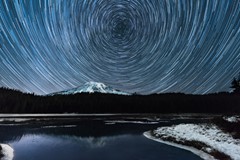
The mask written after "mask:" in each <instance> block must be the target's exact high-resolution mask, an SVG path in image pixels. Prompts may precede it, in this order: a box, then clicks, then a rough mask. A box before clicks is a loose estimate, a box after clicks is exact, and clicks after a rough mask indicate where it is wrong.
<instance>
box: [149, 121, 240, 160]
mask: <svg viewBox="0 0 240 160" xmlns="http://www.w3.org/2000/svg"><path fill="white" fill-rule="evenodd" d="M153 133H154V135H153V136H154V137H155V136H156V137H155V138H157V137H163V138H168V137H173V138H175V139H176V143H177V142H183V143H184V141H198V142H202V143H204V144H206V145H208V146H209V147H211V148H212V149H215V150H217V151H219V152H222V153H224V154H226V155H229V156H230V157H231V158H232V159H234V160H240V154H239V153H240V140H239V139H234V138H233V137H232V136H231V135H229V134H227V133H224V132H223V131H222V130H221V129H219V128H218V127H217V126H216V125H213V124H211V125H208V124H200V125H197V124H180V125H175V126H170V127H160V128H158V129H157V130H155V131H153ZM157 139H161V138H157ZM211 148H208V150H209V151H210V150H211ZM206 159H208V158H206Z"/></svg>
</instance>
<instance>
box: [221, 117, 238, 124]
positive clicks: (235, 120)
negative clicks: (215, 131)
mask: <svg viewBox="0 0 240 160" xmlns="http://www.w3.org/2000/svg"><path fill="white" fill-rule="evenodd" d="M223 119H224V120H225V121H228V122H230V123H238V122H240V116H231V117H226V116H225V117H223Z"/></svg>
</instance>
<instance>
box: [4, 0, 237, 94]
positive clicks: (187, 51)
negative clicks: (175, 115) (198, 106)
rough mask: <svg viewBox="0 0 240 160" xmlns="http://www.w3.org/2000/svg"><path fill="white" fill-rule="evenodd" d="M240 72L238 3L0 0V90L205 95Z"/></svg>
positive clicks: (224, 0)
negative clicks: (93, 88)
mask: <svg viewBox="0 0 240 160" xmlns="http://www.w3.org/2000/svg"><path fill="white" fill-rule="evenodd" d="M239 71H240V1H239V0H1V1H0V86H2V87H9V88H14V89H19V90H22V91H24V92H34V93H36V94H47V93H51V92H57V91H61V90H66V89H70V88H74V87H77V86H80V85H83V84H84V83H86V82H89V81H96V82H102V83H104V84H106V85H109V86H111V87H113V88H116V89H120V90H122V91H127V92H130V93H133V92H137V93H141V94H151V93H166V92H184V93H193V94H205V93H212V92H220V91H229V86H230V84H231V81H232V79H233V77H235V76H237V75H238V72H239Z"/></svg>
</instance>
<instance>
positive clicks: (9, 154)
mask: <svg viewBox="0 0 240 160" xmlns="http://www.w3.org/2000/svg"><path fill="white" fill-rule="evenodd" d="M0 145H1V146H2V150H1V151H0V152H2V154H3V155H4V156H3V157H2V158H1V160H12V159H13V157H14V154H13V149H12V147H10V146H9V145H7V144H0Z"/></svg>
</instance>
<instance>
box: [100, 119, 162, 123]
mask: <svg viewBox="0 0 240 160" xmlns="http://www.w3.org/2000/svg"><path fill="white" fill-rule="evenodd" d="M105 123H106V124H116V123H133V124H158V123H159V122H157V121H152V122H149V121H127V120H113V121H105Z"/></svg>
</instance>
